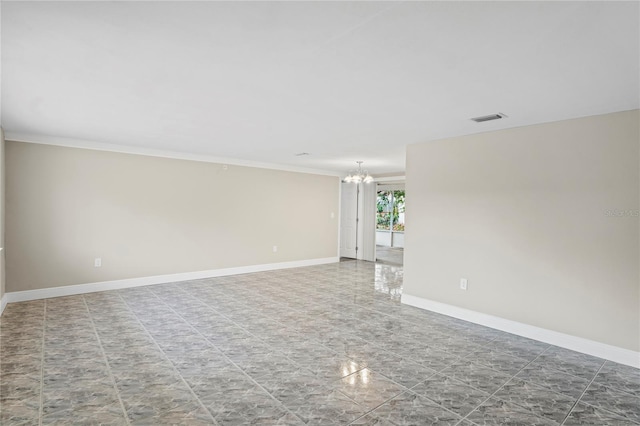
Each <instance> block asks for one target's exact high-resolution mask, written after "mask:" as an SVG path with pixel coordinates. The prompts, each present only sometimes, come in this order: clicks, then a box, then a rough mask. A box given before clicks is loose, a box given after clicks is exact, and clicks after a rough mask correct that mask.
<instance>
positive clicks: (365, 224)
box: [358, 182, 378, 262]
mask: <svg viewBox="0 0 640 426" xmlns="http://www.w3.org/2000/svg"><path fill="white" fill-rule="evenodd" d="M358 198H359V200H360V205H359V206H358V216H359V219H360V220H358V224H359V228H358V259H362V260H367V261H369V262H375V261H376V212H377V209H376V201H377V199H378V190H377V184H376V183H375V182H372V183H363V184H361V185H360V196H359V197H358Z"/></svg>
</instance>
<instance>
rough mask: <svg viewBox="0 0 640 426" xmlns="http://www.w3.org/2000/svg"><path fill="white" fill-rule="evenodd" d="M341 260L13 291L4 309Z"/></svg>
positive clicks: (244, 267)
mask: <svg viewBox="0 0 640 426" xmlns="http://www.w3.org/2000/svg"><path fill="white" fill-rule="evenodd" d="M339 261H340V259H339V258H338V257H325V258H321V259H309V260H296V261H293V262H282V263H268V264H265V265H251V266H240V267H237V268H224V269H211V270H208V271H198V272H184V273H179V274H169V275H157V276H153V277H141V278H128V279H124V280H115V281H102V282H97V283H89V284H77V285H69V286H62V287H52V288H43V289H38V290H25V291H12V292H9V293H6V294H5V295H4V297H3V298H2V308H3V309H4V306H5V305H6V304H7V303H15V302H25V301H27V300H38V299H48V298H51V297H61V296H72V295H75V294H84V293H93V292H96V291H107V290H119V289H123V288H131V287H141V286H145V285H153V284H165V283H172V282H177V281H189V280H197V279H202V278H213V277H224V276H228V275H238V274H248V273H251V272H264V271H273V270H276V269H288V268H299V267H303V266H313V265H324V264H327V263H336V262H339Z"/></svg>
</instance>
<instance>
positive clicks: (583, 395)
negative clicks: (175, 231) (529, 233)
mask: <svg viewBox="0 0 640 426" xmlns="http://www.w3.org/2000/svg"><path fill="white" fill-rule="evenodd" d="M401 292H402V269H401V268H398V267H394V266H391V265H383V264H377V265H376V264H373V263H367V262H359V261H346V262H341V263H338V264H331V265H322V266H314V267H307V268H298V269H288V270H280V271H271V272H262V273H255V274H246V275H237V276H230V277H222V278H211V279H203V280H198V281H188V282H179V283H172V284H164V285H156V286H148V287H138V288H133V289H126V290H120V291H110V292H103V293H92V294H86V295H79V296H71V297H61V298H56V299H48V300H39V301H32V302H24V303H15V304H10V305H9V306H8V307H7V308H6V310H5V313H4V315H3V316H2V318H1V319H0V333H1V335H0V338H1V340H0V355H1V370H0V374H1V375H0V381H1V388H0V413H1V414H0V423H1V424H3V425H19V424H39V423H40V424H72V423H73V424H109V425H117V424H129V425H138V424H140V425H142V424H144V425H160V424H185V425H199V424H202V425H211V424H219V425H245V424H265V425H303V424H309V425H312V424H313V425H315V424H322V425H325V424H326V425H331V424H341V425H347V424H353V425H427V424H438V425H456V424H458V425H466V426H468V425H474V424H476V425H488V424H505V425H553V424H556V425H557V424H565V425H586V424H590V425H616V426H618V425H627V424H628V425H633V424H636V425H637V424H640V370H638V369H634V368H630V367H625V366H621V365H618V364H615V363H612V362H608V361H607V362H605V361H604V360H602V359H598V358H594V357H591V356H587V355H583V354H578V353H575V352H571V351H568V350H565V349H561V348H557V347H553V346H550V345H547V344H544V343H540V342H537V341H533V340H528V339H524V338H521V337H517V336H513V335H510V334H506V333H502V332H498V331H496V330H492V329H488V328H485V327H480V326H477V325H474V324H470V323H467V322H464V321H459V320H456V319H452V318H449V317H445V316H442V315H437V314H434V313H430V312H427V311H422V310H419V309H416V308H412V307H409V306H406V305H402V304H400V296H401Z"/></svg>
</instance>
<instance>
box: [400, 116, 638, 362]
mask: <svg viewBox="0 0 640 426" xmlns="http://www.w3.org/2000/svg"><path fill="white" fill-rule="evenodd" d="M638 116H639V114H638V111H637V110H635V111H628V112H621V113H615V114H608V115H602V116H595V117H587V118H581V119H575V120H568V121H562V122H555V123H548V124H541V125H534V126H528V127H520V128H515V129H509V130H502V131H496V132H489V133H483V134H477V135H472V136H466V137H458V138H451V139H445V140H439V141H434V142H429V143H424V144H419V145H412V146H410V147H409V148H408V150H407V174H406V176H407V180H406V190H407V213H406V215H407V216H406V226H407V228H406V229H407V232H406V250H405V283H404V292H405V293H406V294H410V295H413V296H417V297H421V298H425V299H429V300H434V301H437V302H442V303H446V304H450V305H455V306H458V307H462V308H466V309H470V310H473V311H478V312H482V313H486V314H490V315H494V316H498V317H502V318H506V319H510V320H514V321H518V322H522V323H526V324H530V325H534V326H537V327H542V328H546V329H550V330H554V331H558V332H561V333H566V334H570V335H574V336H579V337H582V338H586V339H590V340H594V341H598V342H602V343H606V344H610V345H614V346H618V347H621V348H625V349H629V350H633V351H638V350H640V275H639V266H638V265H639V259H640V253H639V249H638V245H639V225H638V224H639V218H638V216H637V214H638V209H639V208H640V207H639V204H640V202H639V197H640V173H639V169H640V167H639V159H640V147H639V145H640V135H639V131H638V128H639V119H638ZM611 214H613V216H612V215H611ZM618 215H620V216H618ZM463 277H464V278H467V279H468V280H469V287H468V290H467V291H462V290H460V289H459V280H460V278H463Z"/></svg>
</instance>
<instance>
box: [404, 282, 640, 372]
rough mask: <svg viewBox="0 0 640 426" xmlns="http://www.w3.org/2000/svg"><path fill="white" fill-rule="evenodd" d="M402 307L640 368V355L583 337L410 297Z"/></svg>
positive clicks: (408, 295)
mask: <svg viewBox="0 0 640 426" xmlns="http://www.w3.org/2000/svg"><path fill="white" fill-rule="evenodd" d="M402 303H404V304H406V305H410V306H415V307H416V308H421V309H426V310H428V311H432V312H437V313H439V314H444V315H448V316H450V317H454V318H458V319H461V320H465V321H469V322H472V323H475V324H480V325H484V326H486V327H490V328H495V329H496V330H501V331H506V332H507V333H512V334H517V335H518V336H522V337H527V338H529V339H534V340H539V341H541V342H545V343H549V344H551V345H555V346H560V347H562V348H566V349H571V350H574V351H577V352H582V353H585V354H588V355H592V356H596V357H599V358H603V359H607V360H609V361H614V362H617V363H620V364H625V365H629V366H631V367H636V368H640V352H634V351H631V350H629V349H624V348H620V347H617V346H612V345H608V344H606V343H600V342H596V341H593V340H588V339H583V338H582V337H576V336H572V335H569V334H564V333H559V332H557V331H553V330H547V329H544V328H540V327H535V326H533V325H528V324H524V323H520V322H516V321H511V320H508V319H504V318H500V317H495V316H493V315H488V314H483V313H481V312H476V311H471V310H469V309H465V308H460V307H457V306H453V305H448V304H446V303H440V302H436V301H433V300H428V299H423V298H421V297H417V296H412V295H410V294H403V295H402Z"/></svg>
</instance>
